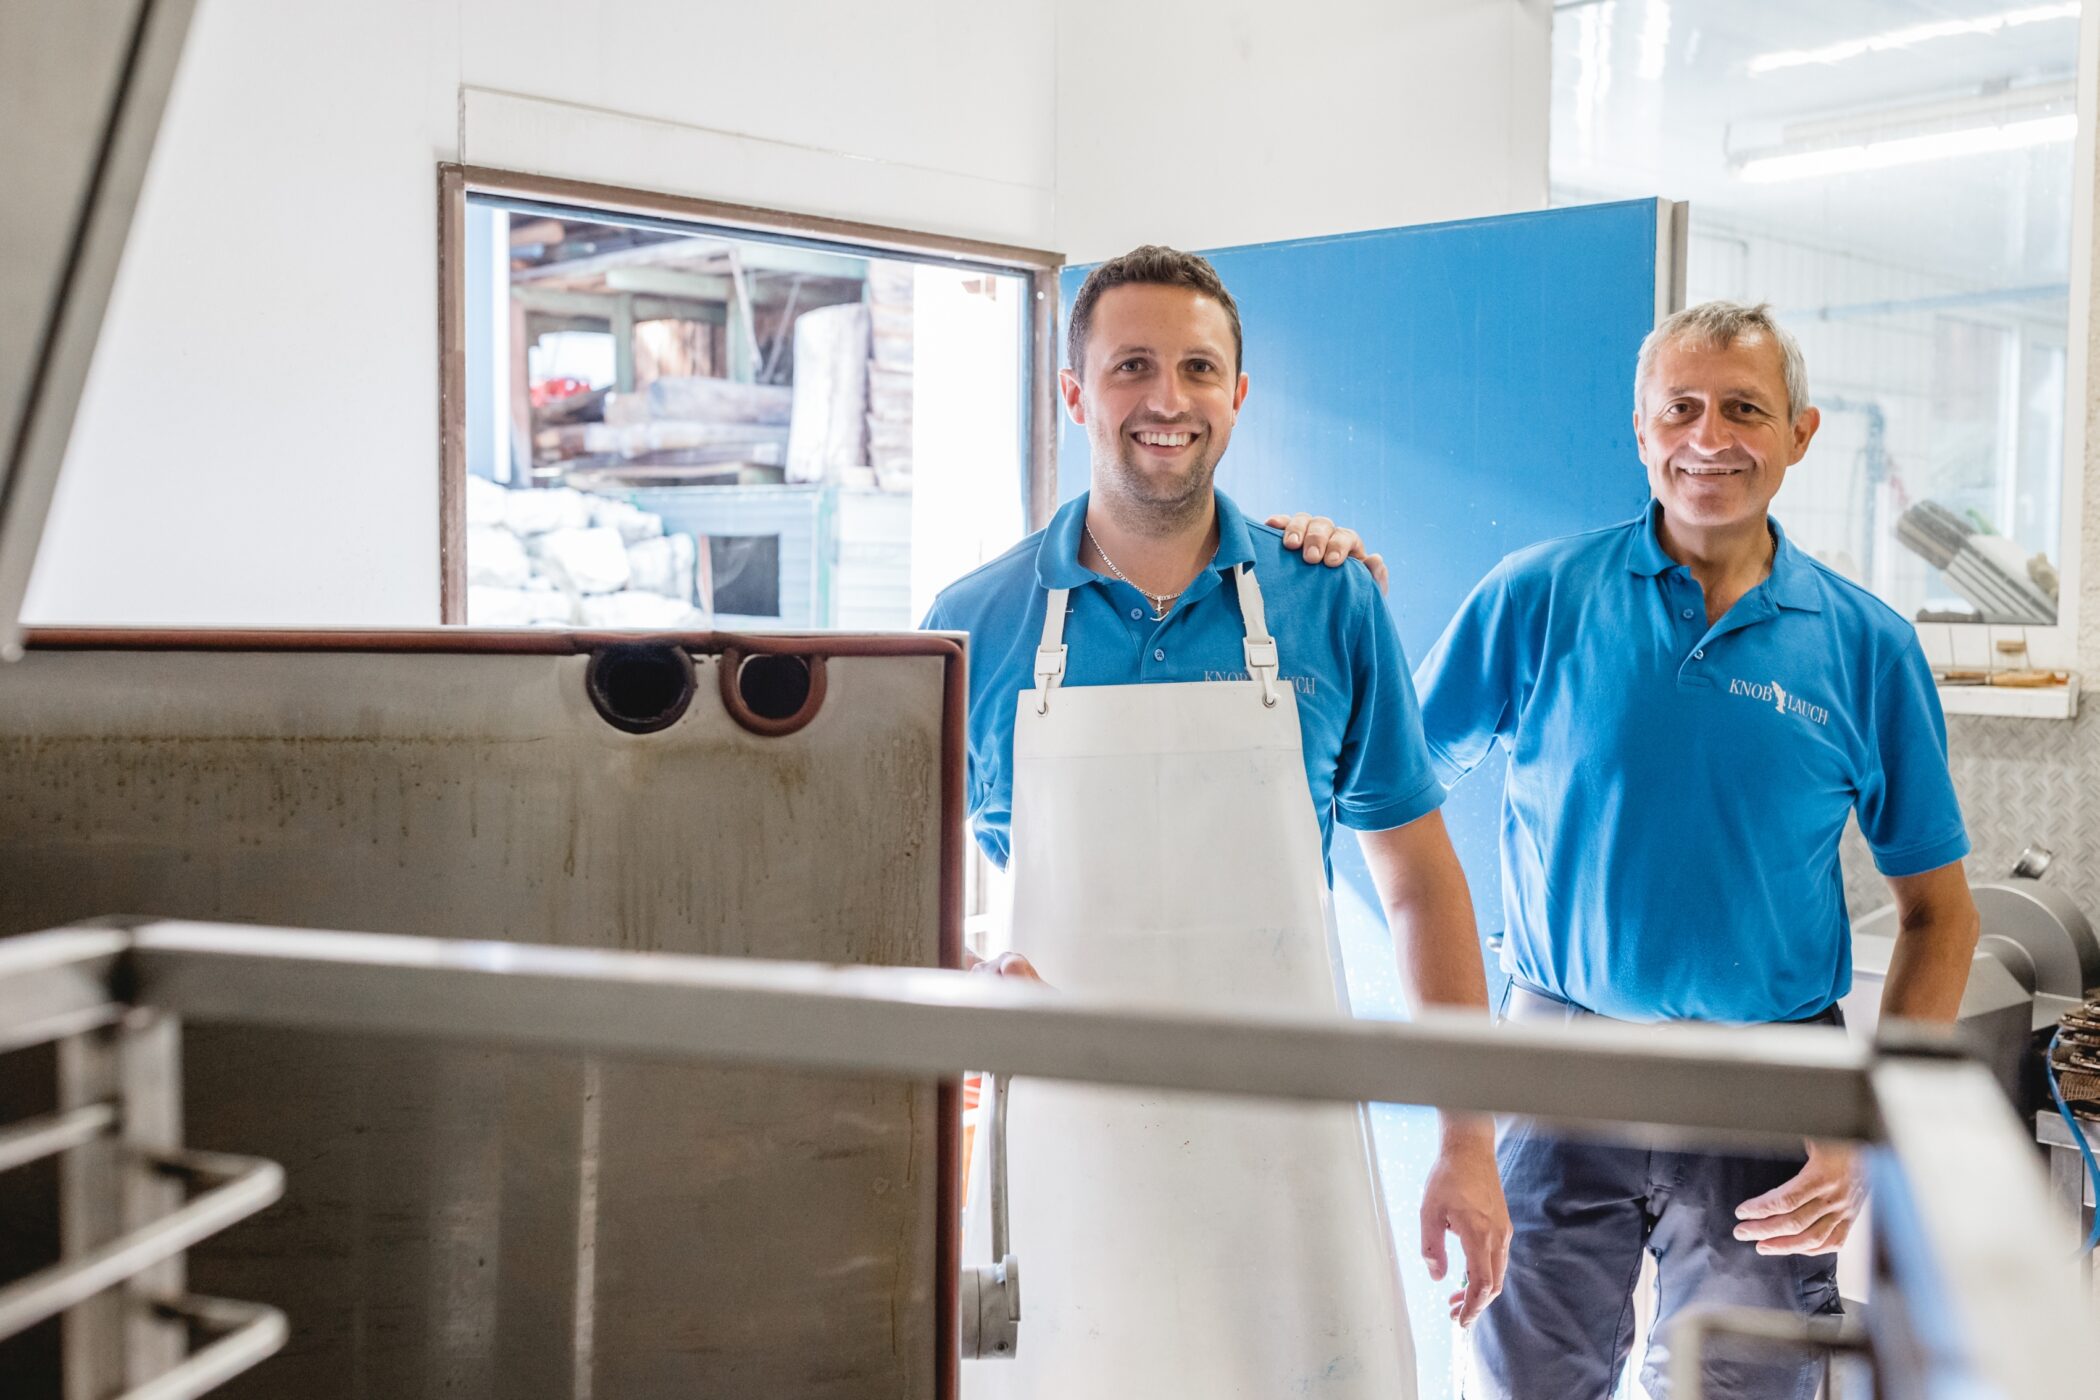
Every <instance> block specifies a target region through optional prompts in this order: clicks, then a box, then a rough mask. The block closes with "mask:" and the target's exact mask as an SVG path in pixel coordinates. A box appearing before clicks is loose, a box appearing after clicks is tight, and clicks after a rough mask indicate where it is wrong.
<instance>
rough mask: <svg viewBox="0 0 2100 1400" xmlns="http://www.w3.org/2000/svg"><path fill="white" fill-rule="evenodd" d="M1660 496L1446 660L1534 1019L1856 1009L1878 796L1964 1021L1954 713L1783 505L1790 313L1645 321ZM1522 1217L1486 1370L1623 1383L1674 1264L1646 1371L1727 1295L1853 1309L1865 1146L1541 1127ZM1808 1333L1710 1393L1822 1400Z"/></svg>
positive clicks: (1598, 533)
mask: <svg viewBox="0 0 2100 1400" xmlns="http://www.w3.org/2000/svg"><path fill="white" fill-rule="evenodd" d="M1635 383H1636V390H1635V393H1636V404H1635V413H1634V430H1635V434H1636V436H1637V437H1638V439H1639V442H1640V448H1641V458H1642V461H1643V462H1644V463H1645V464H1646V466H1647V469H1648V480H1649V484H1650V487H1651V489H1652V491H1653V493H1654V498H1653V499H1652V500H1651V501H1650V502H1649V505H1648V507H1647V509H1646V510H1644V511H1643V512H1642V513H1641V514H1640V515H1639V516H1637V517H1635V518H1634V519H1633V520H1630V521H1628V522H1626V523H1625V524H1623V525H1615V526H1612V527H1610V528H1608V529H1603V530H1595V531H1591V532H1590V533H1588V534H1582V535H1575V536H1571V537H1569V538H1566V539H1558V540H1551V541H1548V542H1547V543H1544V544H1540V545H1536V546H1533V547H1532V548H1529V549H1524V550H1520V551H1518V552H1517V553H1515V554H1512V555H1510V556H1509V557H1508V558H1506V559H1504V560H1503V561H1502V563H1501V564H1499V565H1497V566H1496V568H1495V569H1494V570H1493V572H1491V573H1490V574H1489V575H1488V576H1487V578H1486V579H1484V580H1483V581H1482V582H1481V584H1480V585H1479V587H1478V588H1476V589H1475V590H1474V592H1473V594H1472V596H1471V597H1470V598H1468V599H1467V600H1466V602H1465V604H1464V606H1463V607H1461V608H1460V610H1459V613H1458V616H1457V617H1456V618H1455V619H1453V621H1452V622H1451V625H1450V627H1449V628H1448V629H1447V630H1446V631H1445V633H1444V635H1443V637H1442V638H1441V639H1440V640H1439V641H1438V642H1437V644H1436V646H1435V647H1434V648H1433V649H1432V650H1431V651H1430V653H1429V655H1428V656H1426V657H1424V658H1423V660H1422V664H1421V666H1420V668H1419V669H1418V670H1417V672H1416V675H1415V683H1416V685H1417V687H1418V689H1419V691H1420V695H1421V703H1422V711H1423V723H1424V728H1425V731H1426V733H1427V737H1428V741H1429V749H1430V753H1431V755H1432V757H1433V758H1434V759H1435V761H1436V763H1437V766H1438V769H1439V770H1440V772H1441V773H1442V774H1443V776H1444V778H1445V780H1446V782H1447V783H1453V782H1456V781H1457V780H1458V779H1459V778H1460V777H1462V776H1463V775H1464V774H1465V773H1467V772H1468V771H1469V770H1471V769H1472V768H1473V767H1474V766H1475V765H1476V764H1478V763H1479V762H1480V761H1481V759H1482V758H1483V757H1485V756H1486V754H1487V753H1488V751H1489V748H1490V747H1491V746H1492V745H1496V744H1500V745H1501V746H1502V747H1503V748H1504V749H1506V750H1507V751H1508V754H1509V766H1508V778H1507V786H1506V791H1505V796H1504V803H1503V820H1502V883H1503V899H1504V905H1505V909H1506V914H1507V920H1508V929H1507V932H1506V934H1505V936H1504V941H1503V949H1502V962H1503V967H1504V969H1505V970H1506V971H1507V972H1508V973H1509V975H1510V977H1511V978H1512V979H1513V980H1512V986H1511V991H1510V1000H1509V1003H1508V1006H1507V1010H1506V1014H1507V1015H1508V1016H1510V1017H1512V1018H1519V1019H1521V1018H1532V1019H1548V1020H1567V1019H1572V1018H1576V1017H1581V1016H1589V1015H1599V1016H1607V1017H1613V1018H1617V1019H1619V1020H1625V1021H1641V1022H1650V1021H1666V1020H1690V1021H1717V1022H1728V1023H1744V1024H1751V1023H1770V1022H1827V1023H1832V1024H1835V1023H1837V1020H1838V1016H1837V1009H1836V1005H1837V1000H1838V998H1839V997H1840V996H1842V995H1843V994H1844V993H1845V991H1846V990H1847V989H1848V988H1849V987H1850V986H1851V981H1852V965H1851V939H1850V928H1849V925H1848V923H1847V920H1846V914H1845V899H1844V886H1843V881H1842V879H1841V877H1840V872H1839V865H1838V845H1839V838H1840V836H1841V835H1842V834H1843V831H1844V828H1845V823H1846V820H1847V818H1848V817H1853V816H1856V817H1857V819H1858V821H1859V826H1860V830H1861V831H1862V832H1863V833H1864V834H1865V836H1866V839H1867V844H1868V845H1869V846H1870V847H1871V848H1872V850H1873V853H1874V859H1875V861H1876V863H1877V865H1878V866H1879V868H1880V870H1881V873H1882V874H1883V875H1884V876H1885V877H1886V878H1887V879H1888V882H1889V885H1890V887H1891V889H1892V891H1893V892H1894V895H1895V899H1896V903H1897V906H1898V908H1899V909H1900V910H1901V913H1902V928H1903V933H1902V934H1901V936H1900V937H1899V939H1898V946H1897V952H1896V955H1895V959H1894V962H1893V965H1892V966H1891V968H1890V972H1889V977H1888V983H1887V988H1886V991H1885V994H1884V996H1883V999H1882V1013H1883V1015H1884V1016H1907V1017H1913V1018H1917V1019H1923V1020H1950V1019H1952V1017H1953V1016H1954V1014H1955V1012H1956V1010H1957V1009H1958V1006H1959V1003H1960V1000H1961V993H1962V986H1963V984H1964V982H1965V980H1966V978H1967V975H1968V967H1969V960H1970V957H1971V955H1972V953H1973V950H1974V948H1975V943H1976V935H1977V918H1976V910H1975V906H1974V905H1973V903H1972V902H1971V900H1970V897H1969V890H1968V884H1967V881H1966V880H1965V879H1964V877H1963V874H1962V867H1961V860H1962V857H1963V856H1964V855H1966V854H1967V853H1968V849H1969V843H1968V839H1967V836H1966V834H1965V833H1964V831H1963V827H1962V819H1961V812H1960V809H1959V808H1958V807H1957V806H1956V803H1955V797H1954V790H1953V786H1952V784H1951V782H1950V781H1949V779H1948V775H1947V761H1946V752H1947V739H1946V727H1945V723H1944V721H1943V720H1942V718H1941V715H1940V708H1939V702H1938V699H1937V696H1936V693H1935V691H1934V689H1933V682H1932V676H1931V673H1930V672H1929V671H1928V669H1927V667H1926V664H1925V658H1924V655H1923V653H1922V652H1921V651H1920V649H1919V646H1918V641H1917V637H1916V635H1915V633H1914V632H1913V631H1912V629H1911V627H1910V625H1909V623H1907V622H1906V621H1904V619H1903V618H1901V617H1900V616H1898V615H1897V614H1896V613H1895V612H1893V611H1891V610H1890V609H1889V608H1888V607H1887V606H1886V605H1885V604H1883V603H1882V602H1881V601H1880V600H1879V599H1877V598H1875V597H1874V596H1873V595H1872V594H1870V593H1868V592H1867V591H1866V590H1865V589H1863V588H1861V587H1859V586H1858V585H1857V584H1854V583H1852V582H1851V581H1850V580H1848V579H1846V578H1844V577H1843V576H1841V575H1839V574H1837V573H1835V572H1833V571H1832V570H1830V569H1828V568H1826V567H1824V566H1823V565H1821V564H1819V563H1817V562H1816V561H1815V560H1813V559H1811V558H1809V557H1808V556H1807V555H1805V554H1803V553H1802V552H1801V551H1800V550H1799V549H1798V548H1796V547H1795V546H1794V544H1793V543H1792V542H1791V541H1789V540H1788V539H1787V537H1786V535H1785V533H1784V532H1783V531H1782V530H1781V529H1780V528H1779V525H1778V523H1777V522H1776V521H1773V520H1772V519H1771V518H1770V516H1769V515H1768V514H1767V507H1768V506H1769V505H1770V503H1771V500H1772V497H1773V495H1774V493H1775V492H1777V491H1778V490H1779V486H1780V483H1781V481H1783V480H1784V479H1785V476H1786V472H1787V469H1788V468H1789V467H1791V466H1792V465H1793V464H1794V463H1795V462H1797V461H1799V460H1800V458H1801V456H1802V454H1803V453H1804V452H1805V451H1806V450H1807V448H1808V444H1809V440H1810V439H1811V438H1812V437H1813V436H1814V435H1815V431H1816V427H1817V423H1818V416H1817V413H1816V410H1815V409H1814V408H1813V407H1811V406H1810V403H1809V397H1808V388H1807V375H1806V372H1805V369H1804V367H1803V365H1802V361H1801V354H1800V351H1799V349H1798V348H1796V346H1795V344H1794V342H1793V339H1792V338H1791V337H1790V336H1788V335H1787V334H1786V332H1785V331H1784V330H1782V329H1781V328H1780V327H1779V326H1778V325H1777V324H1776V323H1775V322H1774V321H1773V320H1772V318H1771V317H1770V315H1769V314H1767V312H1766V311H1765V309H1764V308H1762V307H1745V306H1738V305H1734V304H1732V303H1726V302H1709V303H1707V304H1706V305H1703V306H1697V307H1693V308H1691V309H1690V310H1687V311H1682V312H1679V313H1678V314H1676V315H1674V316H1672V317H1670V318H1669V319H1668V320H1666V321H1664V322H1663V323H1662V324H1661V325H1660V326H1658V327H1657V328H1656V329H1655V331H1654V333H1653V334H1651V335H1650V336H1649V337H1648V340H1647V341H1646V343H1644V344H1643V345H1642V347H1641V352H1640V359H1639V362H1638V365H1637V369H1636V375H1635ZM1499 1155H1500V1160H1501V1164H1502V1171H1503V1177H1504V1182H1505V1185H1506V1189H1507V1190H1508V1193H1509V1204H1510V1211H1511V1215H1512V1218H1513V1220H1514V1222H1515V1225H1516V1238H1515V1241H1514V1244H1513V1246H1512V1250H1511V1258H1510V1268H1509V1275H1508V1280H1507V1287H1506V1290H1505V1292H1504V1294H1503V1297H1502V1299H1501V1300H1500V1301H1499V1302H1498V1303H1497V1304H1496V1305H1495V1307H1494V1309H1493V1310H1491V1311H1490V1313H1489V1314H1488V1315H1487V1316H1486V1317H1485V1318H1484V1319H1483V1321H1482V1324H1481V1326H1480V1328H1479V1329H1477V1332H1476V1336H1475V1338H1474V1366H1473V1373H1472V1377H1471V1379H1470V1382H1469V1385H1468V1389H1467V1394H1468V1395H1469V1396H1472V1397H1476V1398H1478V1397H1520V1398H1521V1400H1538V1397H1544V1396H1552V1397H1556V1400H1603V1397H1606V1396H1609V1395H1610V1394H1611V1393H1612V1390H1613V1386H1614V1384H1615V1382H1616V1380H1617V1376H1618V1372H1619V1370H1620V1368H1621V1367H1622V1366H1623V1365H1624V1363H1625V1361H1626V1357H1627V1353H1628V1351H1629V1350H1630V1347H1631V1341H1632V1334H1633V1307H1632V1292H1633V1289H1634V1286H1635V1280H1636V1279H1637V1278H1638V1276H1639V1273H1640V1267H1641V1256H1642V1253H1643V1251H1644V1250H1645V1251H1647V1252H1648V1253H1651V1254H1653V1255H1654V1257H1655V1259H1656V1261H1657V1266H1658V1278H1659V1293H1658V1297H1657V1315H1656V1328H1655V1334H1656V1340H1652V1341H1651V1342H1650V1345H1649V1348H1648V1355H1647V1359H1646V1364H1645V1366H1644V1368H1643V1370H1642V1380H1643V1383H1644V1384H1645V1385H1646V1387H1647V1390H1648V1393H1649V1394H1650V1395H1651V1396H1654V1397H1658V1400H1659V1397H1661V1396H1663V1394H1664V1393H1665V1387H1666V1377H1665V1374H1664V1371H1665V1363H1666V1358H1665V1355H1664V1347H1663V1341H1664V1340H1666V1339H1667V1336H1668V1325H1669V1322H1670V1320H1671V1319H1672V1318H1673V1317H1675V1316H1676V1315H1677V1314H1679V1313H1681V1312H1682V1311H1683V1310H1684V1309H1685V1308H1687V1307H1690V1306H1693V1305H1696V1304H1704V1303H1741V1304H1751V1305H1757V1306H1764V1307H1771V1308H1784V1309H1789V1310H1793V1311H1796V1312H1801V1313H1833V1312H1836V1311H1838V1309H1839V1303H1838V1294H1837V1284H1836V1280H1835V1270H1834V1258H1833V1255H1834V1252H1835V1250H1836V1249H1837V1247H1838V1246H1839V1244H1841V1243H1842V1242H1843V1241H1844V1238H1845V1235H1846V1232H1847V1230H1848V1229H1849V1228H1850V1225H1851V1222H1852V1220H1853V1218H1854V1216H1855V1215H1856V1214H1857V1212H1858V1209H1859V1205H1860V1202H1861V1195H1862V1190H1861V1186H1860V1180H1859V1175H1858V1172H1857V1170H1856V1168H1855V1165H1854V1162H1853V1159H1852V1154H1851V1153H1850V1152H1848V1151H1846V1150H1844V1149H1843V1148H1841V1147H1837V1146H1833V1145H1824V1144H1819V1143H1809V1144H1807V1145H1806V1153H1805V1155H1804V1156H1796V1157H1793V1158H1791V1159H1784V1158H1777V1157H1758V1156H1744V1155H1732V1154H1724V1153H1702V1152H1666V1151H1650V1150H1647V1149H1642V1148H1628V1147H1623V1146H1604V1145H1598V1144H1594V1143H1585V1142H1575V1141H1566V1140H1562V1139H1559V1138H1555V1137H1553V1136H1551V1135H1550V1134H1548V1133H1546V1132H1544V1131H1542V1130H1540V1129H1538V1128H1536V1127H1533V1126H1531V1125H1529V1124H1521V1123H1519V1124H1514V1125H1511V1126H1510V1127H1509V1128H1508V1130H1507V1131H1506V1132H1505V1134H1504V1136H1503V1140H1502V1142H1501V1144H1500V1148H1499ZM1815 1386H1816V1374H1815V1367H1814V1365H1813V1364H1812V1362H1811V1361H1810V1360H1809V1359H1807V1358H1793V1357H1779V1356H1775V1355H1773V1354H1771V1353H1755V1354H1753V1353H1749V1352H1731V1353H1728V1354H1726V1355H1724V1356H1718V1357H1716V1358H1715V1359H1713V1360H1711V1361H1710V1362H1709V1363H1708V1367H1707V1375H1706V1385H1705V1390H1704V1393H1705V1394H1706V1395H1707V1396H1709V1397H1737V1396H1740V1397H1753V1396H1754V1397H1800V1400H1807V1397H1809V1396H1810V1395H1812V1394H1813V1393H1814V1391H1815Z"/></svg>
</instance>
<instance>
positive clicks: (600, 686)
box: [584, 643, 693, 734]
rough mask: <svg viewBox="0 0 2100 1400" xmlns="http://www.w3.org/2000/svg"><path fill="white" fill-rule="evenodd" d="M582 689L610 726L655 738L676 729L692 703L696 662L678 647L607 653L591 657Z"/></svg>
mask: <svg viewBox="0 0 2100 1400" xmlns="http://www.w3.org/2000/svg"><path fill="white" fill-rule="evenodd" d="M584 686H585V688H586V689H588V690H589V691H590V695H591V704H593V705H595V706H596V707H597V709H598V713H599V715H600V716H601V717H603V719H604V720H605V722H606V723H607V724H609V725H611V726H612V727H613V728H615V729H624V730H626V731H627V732H628V733H629V734H654V733H655V732H656V731H657V730H659V729H666V728H669V727H670V726H671V725H673V724H676V723H677V722H678V717H679V716H680V715H682V714H684V713H685V707H686V706H688V705H690V704H692V703H693V658H692V657H690V656H687V655H686V654H685V652H684V651H683V650H681V649H680V648H678V647H667V646H651V645H648V644H645V643H634V644H630V645H623V646H614V647H607V648H606V649H605V650H603V651H601V652H597V653H594V654H593V655H592V657H591V665H590V669H589V670H588V671H587V672H585V674H584Z"/></svg>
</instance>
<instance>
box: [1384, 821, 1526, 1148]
mask: <svg viewBox="0 0 2100 1400" xmlns="http://www.w3.org/2000/svg"><path fill="white" fill-rule="evenodd" d="M1358 837H1359V839H1360V841H1361V842H1362V845H1363V850H1364V859H1365V863H1366V864H1367V865H1369V866H1370V869H1371V879H1372V882H1373V883H1375V884H1376V885H1377V886H1378V896H1379V902H1380V903H1381V904H1383V905H1384V907H1385V916H1386V922H1387V924H1388V925H1389V926H1390V927H1391V929H1392V932H1393V953H1394V956H1395V958H1396V959H1397V960H1398V962H1399V968H1400V984H1401V989H1402V991H1403V992H1404V993H1405V994H1406V996H1407V999H1408V1003H1409V1005H1410V1006H1411V1007H1424V1006H1435V1007H1441V1008H1448V1009H1451V1010H1458V1011H1477V1012H1479V1013H1480V1014H1482V1015H1485V1014H1486V1013H1487V972H1486V970H1485V968H1484V967H1483V966H1482V964H1481V960H1480V937H1479V934H1478V933H1477V932H1476V931H1475V927H1474V923H1473V899H1472V895H1471V894H1470V892H1469V891H1468V890H1467V889H1466V874H1465V870H1464V869H1463V868H1462V867H1461V866H1460V865H1459V863H1458V854H1457V852H1455V851H1453V850H1452V849H1451V839H1450V837H1449V836H1448V835H1447V834H1446V833H1445V831H1444V822H1443V818H1442V816H1441V815H1439V814H1438V813H1435V812H1432V813H1430V814H1429V815H1428V816H1426V817H1422V818H1420V819H1418V820H1416V821H1415V822H1412V823H1410V824H1409V825H1407V826H1404V827H1396V828H1394V829H1393V830H1391V831H1366V832H1359V833H1358ZM1439 1117H1440V1118H1441V1120H1442V1123H1443V1130H1444V1136H1445V1138H1446V1140H1447V1142H1449V1141H1450V1140H1452V1139H1454V1138H1465V1139H1481V1138H1482V1137H1483V1136H1484V1137H1485V1139H1486V1140H1487V1141H1489V1142H1492V1141H1493V1133H1494V1128H1493V1124H1492V1122H1491V1120H1489V1119H1485V1118H1480V1117H1475V1116H1473V1115H1469V1114H1453V1113H1444V1112H1440V1113H1439Z"/></svg>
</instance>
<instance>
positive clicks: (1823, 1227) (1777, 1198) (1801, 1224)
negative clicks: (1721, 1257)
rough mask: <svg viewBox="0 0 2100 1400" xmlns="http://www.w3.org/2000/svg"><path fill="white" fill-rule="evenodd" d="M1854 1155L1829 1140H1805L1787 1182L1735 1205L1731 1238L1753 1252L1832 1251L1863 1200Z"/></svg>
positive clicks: (1864, 1195)
mask: <svg viewBox="0 0 2100 1400" xmlns="http://www.w3.org/2000/svg"><path fill="white" fill-rule="evenodd" d="M1866 1199H1867V1183H1866V1179H1865V1176H1864V1174H1863V1173H1862V1172H1861V1171H1860V1164H1859V1154H1858V1153H1856V1152H1855V1151H1853V1149H1851V1148H1849V1147H1846V1146H1844V1145H1843V1144H1842V1143H1835V1142H1814V1141H1811V1142H1810V1143H1809V1144H1808V1162H1807V1164H1806V1165H1804V1166H1803V1167H1802V1168H1801V1170H1800V1171H1799V1172H1796V1173H1795V1174H1794V1176H1793V1177H1792V1178H1791V1179H1790V1180H1787V1181H1783V1182H1781V1183H1780V1184H1779V1185H1777V1186H1775V1187H1773V1188H1772V1189H1771V1190H1769V1191H1767V1192H1765V1194H1764V1195H1762V1196H1753V1197H1751V1198H1750V1199H1749V1200H1747V1201H1745V1202H1743V1203H1742V1204H1741V1205H1739V1206H1737V1207H1736V1208H1735V1218H1736V1219H1737V1220H1738V1221H1739V1222H1741V1223H1740V1224H1738V1225H1737V1226H1736V1227H1735V1237H1736V1238H1737V1239H1739V1240H1742V1241H1744V1242H1746V1243H1747V1242H1749V1241H1753V1240H1754V1241H1756V1243H1757V1252H1758V1253H1759V1254H1835V1253H1837V1251H1838V1246H1839V1245H1841V1244H1843V1243H1844V1242H1845V1237H1846V1236H1847V1235H1849V1234H1851V1233H1852V1222H1853V1221H1854V1220H1855V1219H1857V1218H1858V1217H1859V1211H1860V1207H1861V1206H1862V1205H1864V1204H1866Z"/></svg>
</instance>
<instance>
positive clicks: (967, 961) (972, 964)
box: [963, 948, 1050, 987]
mask: <svg viewBox="0 0 2100 1400" xmlns="http://www.w3.org/2000/svg"><path fill="white" fill-rule="evenodd" d="M963 966H964V968H966V969H967V970H968V971H971V972H981V973H983V974H984V975H985V976H987V977H1016V978H1019V979H1020V980H1021V981H1023V982H1033V983H1035V984H1036V985H1037V986H1039V987H1047V986H1049V985H1050V984H1049V983H1048V982H1045V981H1044V980H1043V974H1042V973H1040V972H1037V971H1036V970H1035V964H1034V963H1032V962H1030V961H1028V959H1026V958H1024V957H1022V956H1021V955H1020V954H1019V953H1001V954H1000V955H999V956H998V957H996V958H980V957H978V956H977V955H976V954H975V953H973V952H971V951H970V950H969V949H967V948H965V949H963Z"/></svg>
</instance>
